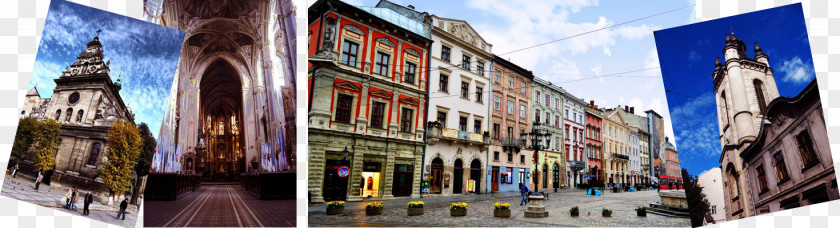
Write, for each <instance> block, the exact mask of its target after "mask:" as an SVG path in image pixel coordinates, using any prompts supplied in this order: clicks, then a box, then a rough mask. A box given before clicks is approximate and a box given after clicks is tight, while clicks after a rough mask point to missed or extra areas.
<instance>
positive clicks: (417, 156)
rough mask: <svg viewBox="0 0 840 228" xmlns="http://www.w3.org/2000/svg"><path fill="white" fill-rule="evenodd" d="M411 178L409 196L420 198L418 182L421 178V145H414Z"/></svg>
mask: <svg viewBox="0 0 840 228" xmlns="http://www.w3.org/2000/svg"><path fill="white" fill-rule="evenodd" d="M412 175H413V177H412V178H411V179H412V180H413V181H412V182H411V198H420V182H421V181H422V180H423V179H422V175H423V146H422V144H421V145H420V146H415V147H414V173H413V174H412Z"/></svg>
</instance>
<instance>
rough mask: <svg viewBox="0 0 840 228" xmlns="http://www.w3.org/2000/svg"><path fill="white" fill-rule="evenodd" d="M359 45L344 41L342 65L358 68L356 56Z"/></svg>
mask: <svg viewBox="0 0 840 228" xmlns="http://www.w3.org/2000/svg"><path fill="white" fill-rule="evenodd" d="M358 49H359V45H358V44H356V43H353V42H351V41H348V40H344V48H342V51H341V63H343V64H344V65H348V66H351V67H356V55H357V52H358Z"/></svg>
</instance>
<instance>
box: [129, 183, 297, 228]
mask: <svg viewBox="0 0 840 228" xmlns="http://www.w3.org/2000/svg"><path fill="white" fill-rule="evenodd" d="M145 204H146V206H145V208H144V210H146V211H145V213H146V214H145V216H144V220H143V224H144V225H145V226H147V227H183V226H190V227H262V226H269V227H276V226H295V220H296V217H295V201H294V200H259V199H258V198H257V197H256V196H254V195H253V194H251V193H250V192H247V191H245V190H244V189H243V188H242V187H240V186H238V185H202V186H201V188H199V190H197V191H196V192H193V193H189V194H188V195H186V196H184V197H182V198H179V199H178V200H176V201H146V202H145Z"/></svg>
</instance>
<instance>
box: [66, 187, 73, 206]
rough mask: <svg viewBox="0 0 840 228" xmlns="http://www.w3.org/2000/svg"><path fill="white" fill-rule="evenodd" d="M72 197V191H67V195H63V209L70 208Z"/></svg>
mask: <svg viewBox="0 0 840 228" xmlns="http://www.w3.org/2000/svg"><path fill="white" fill-rule="evenodd" d="M72 196H73V189H67V193H65V194H64V208H67V209H69V208H70V198H71V197H72Z"/></svg>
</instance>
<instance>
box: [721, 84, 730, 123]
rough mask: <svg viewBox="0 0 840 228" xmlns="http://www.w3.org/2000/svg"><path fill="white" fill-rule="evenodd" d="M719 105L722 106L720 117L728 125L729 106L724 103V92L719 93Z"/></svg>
mask: <svg viewBox="0 0 840 228" xmlns="http://www.w3.org/2000/svg"><path fill="white" fill-rule="evenodd" d="M720 103H721V104H723V116H721V117H722V118H723V119H724V120H725V121H721V122H724V123H726V124H729V104H727V103H726V91H723V92H720Z"/></svg>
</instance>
